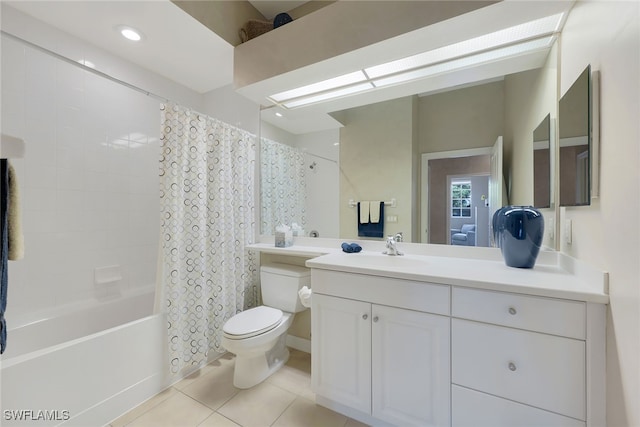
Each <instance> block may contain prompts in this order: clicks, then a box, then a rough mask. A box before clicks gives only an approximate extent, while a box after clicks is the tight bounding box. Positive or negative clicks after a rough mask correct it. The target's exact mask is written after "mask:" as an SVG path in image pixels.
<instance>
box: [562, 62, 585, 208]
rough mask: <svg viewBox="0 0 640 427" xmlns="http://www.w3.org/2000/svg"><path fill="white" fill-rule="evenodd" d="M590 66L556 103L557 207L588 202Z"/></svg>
mask: <svg viewBox="0 0 640 427" xmlns="http://www.w3.org/2000/svg"><path fill="white" fill-rule="evenodd" d="M590 76H591V67H590V66H588V67H587V68H585V70H584V71H583V72H582V73H581V74H580V76H578V78H577V79H576V81H575V82H574V83H573V84H572V85H571V87H570V88H569V90H567V92H566V93H565V94H564V95H563V96H562V98H561V99H560V104H559V116H558V122H559V132H558V133H559V146H560V153H559V163H560V176H559V181H560V182H559V188H560V206H585V205H589V204H590V203H591V179H590V177H591V163H592V155H593V148H592V144H591V82H590V80H591V79H590Z"/></svg>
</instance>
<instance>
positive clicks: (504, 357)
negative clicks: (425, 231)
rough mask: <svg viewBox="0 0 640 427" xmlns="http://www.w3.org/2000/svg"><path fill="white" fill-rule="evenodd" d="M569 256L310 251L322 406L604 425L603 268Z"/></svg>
mask: <svg viewBox="0 0 640 427" xmlns="http://www.w3.org/2000/svg"><path fill="white" fill-rule="evenodd" d="M562 260H563V261H562V262H563V263H564V264H565V265H567V266H568V267H569V268H568V269H567V270H562V269H560V268H557V267H541V268H537V269H531V270H520V269H513V268H509V267H506V266H504V265H503V264H502V263H498V262H491V261H478V260H465V265H467V268H464V269H460V267H459V266H460V264H459V262H458V261H457V260H456V259H450V258H446V257H439V258H436V257H420V256H410V255H408V256H405V257H385V256H381V255H377V256H376V254H365V255H364V256H360V257H358V256H344V255H342V256H341V255H339V254H335V255H334V254H330V255H326V256H323V257H320V258H318V259H314V260H310V261H307V265H308V266H310V267H311V268H312V270H311V282H312V290H313V296H312V309H311V316H312V320H311V321H312V335H311V340H312V343H311V344H312V357H311V364H312V386H313V389H314V391H315V392H316V401H317V403H318V404H320V405H323V406H326V407H328V408H330V409H333V410H336V411H338V412H341V413H343V414H345V415H348V416H351V417H352V418H356V419H359V420H361V421H363V422H365V423H367V424H371V425H375V426H388V425H393V426H411V425H419V426H451V427H543V426H544V427H602V426H605V425H606V410H605V408H606V398H605V385H606V377H605V370H606V361H605V329H606V304H607V302H608V296H607V295H606V293H605V292H606V280H607V277H606V273H604V274H603V273H602V272H600V273H598V271H596V270H593V269H589V268H587V267H585V266H584V265H581V264H578V263H574V264H570V263H568V261H567V260H566V259H564V258H562ZM569 261H570V260H569ZM569 271H577V272H578V273H570V272H569Z"/></svg>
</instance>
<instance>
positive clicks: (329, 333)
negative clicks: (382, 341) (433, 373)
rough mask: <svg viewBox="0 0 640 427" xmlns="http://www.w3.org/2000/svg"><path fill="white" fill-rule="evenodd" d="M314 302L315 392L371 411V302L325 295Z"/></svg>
mask: <svg viewBox="0 0 640 427" xmlns="http://www.w3.org/2000/svg"><path fill="white" fill-rule="evenodd" d="M311 301H312V302H311V348H312V355H311V385H312V388H313V391H314V392H315V393H317V394H319V395H321V396H323V397H325V398H327V399H330V400H333V401H335V402H338V403H341V404H343V405H345V406H349V407H352V408H354V409H358V410H360V411H362V412H365V413H367V414H369V413H371V304H369V303H365V302H361V301H354V300H348V299H343V298H336V297H330V296H327V295H321V294H313V298H312V300H311Z"/></svg>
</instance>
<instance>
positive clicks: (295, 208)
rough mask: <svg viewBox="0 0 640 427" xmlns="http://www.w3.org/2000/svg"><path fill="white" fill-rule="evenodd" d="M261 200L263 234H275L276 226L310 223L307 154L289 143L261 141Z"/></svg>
mask: <svg viewBox="0 0 640 427" xmlns="http://www.w3.org/2000/svg"><path fill="white" fill-rule="evenodd" d="M260 171H261V173H262V175H261V179H260V200H261V205H262V212H261V215H260V218H262V224H261V227H260V232H261V233H262V234H267V235H272V234H274V231H275V228H276V226H278V225H280V224H285V225H289V226H290V225H291V224H292V223H294V222H295V223H297V224H298V225H300V226H301V227H302V228H304V227H305V225H306V221H307V218H306V217H307V213H306V207H305V206H306V202H307V185H306V180H305V161H304V154H303V153H302V152H301V151H300V150H298V149H296V148H295V147H291V146H289V145H286V144H281V143H279V142H276V141H272V140H270V139H267V138H260Z"/></svg>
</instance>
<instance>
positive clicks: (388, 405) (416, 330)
mask: <svg viewBox="0 0 640 427" xmlns="http://www.w3.org/2000/svg"><path fill="white" fill-rule="evenodd" d="M372 316H373V317H372V322H373V324H372V347H371V349H372V354H373V356H372V387H373V392H372V395H373V410H372V412H373V416H374V417H375V418H378V419H381V420H384V421H387V422H389V423H391V424H394V425H399V426H423V427H424V426H448V425H449V414H450V374H449V372H450V362H449V360H450V359H449V348H450V347H449V340H450V338H449V337H450V335H449V330H450V321H449V318H448V317H444V316H437V315H433V314H427V313H420V312H417V311H412V310H403V309H399V308H393V307H386V306H378V305H373V308H372Z"/></svg>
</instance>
